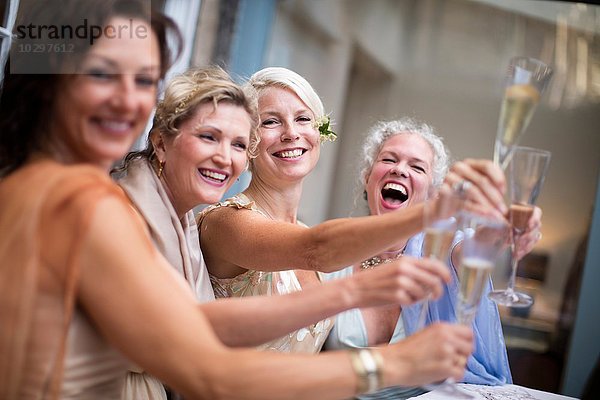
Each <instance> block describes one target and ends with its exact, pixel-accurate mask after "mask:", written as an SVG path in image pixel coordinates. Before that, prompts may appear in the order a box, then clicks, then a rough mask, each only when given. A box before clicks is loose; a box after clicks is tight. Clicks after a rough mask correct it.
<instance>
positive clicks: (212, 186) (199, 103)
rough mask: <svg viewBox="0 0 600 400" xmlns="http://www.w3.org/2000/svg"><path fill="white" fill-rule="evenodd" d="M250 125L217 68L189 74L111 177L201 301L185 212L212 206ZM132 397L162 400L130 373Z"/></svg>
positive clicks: (250, 104) (247, 101)
mask: <svg viewBox="0 0 600 400" xmlns="http://www.w3.org/2000/svg"><path fill="white" fill-rule="evenodd" d="M228 120H231V121H232V122H235V123H233V124H232V123H229V121H228ZM257 125H258V116H257V110H256V101H255V98H254V97H253V95H252V91H249V90H247V89H246V90H245V89H244V88H242V87H240V86H239V85H237V84H235V83H234V82H233V81H232V80H231V78H230V77H229V75H228V74H227V73H226V72H225V71H223V70H222V69H221V68H219V67H208V68H198V69H191V70H189V71H187V72H185V73H183V74H181V75H178V76H176V77H174V78H173V79H172V80H171V81H170V82H169V83H168V85H167V87H166V90H165V93H164V97H163V99H162V100H161V101H160V102H159V103H158V105H157V108H156V112H155V115H154V120H153V125H152V128H151V130H150V133H149V135H148V141H147V145H146V148H145V149H143V150H141V151H137V152H131V153H129V154H128V155H127V156H126V157H125V159H124V162H123V165H122V166H121V167H119V168H116V169H115V170H114V172H113V174H114V175H116V176H117V177H118V178H117V179H118V183H119V185H120V186H121V187H122V188H123V189H124V190H125V192H126V193H127V195H128V196H129V198H130V199H131V200H132V202H133V203H134V205H135V206H136V208H137V209H138V211H139V212H140V214H141V215H142V216H143V217H144V219H145V221H146V223H147V225H148V228H149V230H150V235H151V237H152V240H153V242H154V245H155V247H156V248H157V249H158V250H159V251H160V252H161V253H162V254H163V256H165V258H166V259H167V260H168V261H169V263H170V264H171V265H172V266H173V267H174V268H175V269H176V270H177V272H179V273H180V274H181V275H182V276H183V277H184V278H185V280H186V281H187V283H188V285H189V286H190V287H191V289H192V291H193V292H194V294H195V296H196V298H197V299H198V301H200V302H207V301H212V300H214V295H213V291H212V287H211V285H210V280H209V278H208V275H207V272H206V267H205V266H204V263H203V260H202V256H201V254H200V249H199V246H198V240H199V239H198V231H197V228H196V222H195V220H194V213H193V211H192V209H193V207H195V206H197V205H199V204H210V203H214V202H216V201H218V200H219V199H220V198H221V197H222V196H223V193H224V192H225V189H226V188H228V187H229V186H230V185H231V184H232V183H233V182H234V181H235V180H236V179H237V177H238V176H239V175H240V174H241V173H242V172H243V170H244V169H245V167H246V165H247V162H248V161H247V160H248V157H250V156H251V155H252V154H253V152H255V151H256V146H257V144H258V143H257V142H258V137H257V133H256V128H257ZM217 142H219V143H221V144H222V146H221V147H222V148H220V149H216V150H217V151H215V152H214V153H213V154H212V156H211V155H210V154H209V151H210V150H209V148H210V147H214V146H215V143H217ZM226 148H230V149H231V150H228V149H226ZM223 152H228V154H230V155H231V162H230V161H229V160H227V159H226V158H228V157H224V156H223ZM133 398H135V399H166V394H165V391H164V389H163V386H162V384H161V383H160V382H159V381H158V380H156V379H155V378H153V377H152V376H150V375H148V374H145V373H143V371H141V370H138V369H134V370H132V372H130V373H129V374H128V377H127V382H126V385H125V386H124V389H123V399H133Z"/></svg>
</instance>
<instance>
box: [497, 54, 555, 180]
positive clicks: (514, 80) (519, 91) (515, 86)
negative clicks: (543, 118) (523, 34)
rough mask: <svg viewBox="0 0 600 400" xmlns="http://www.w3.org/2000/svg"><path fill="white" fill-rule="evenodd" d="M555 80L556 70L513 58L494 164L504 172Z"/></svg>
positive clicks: (542, 64) (503, 103) (507, 80)
mask: <svg viewBox="0 0 600 400" xmlns="http://www.w3.org/2000/svg"><path fill="white" fill-rule="evenodd" d="M551 77H552V68H550V67H549V66H547V65H546V64H544V63H543V62H541V61H539V60H536V59H535V58H530V57H513V58H511V60H510V63H509V66H508V71H507V74H506V81H505V91H504V98H503V100H502V107H501V109H500V119H499V120H498V131H497V133H496V143H495V145H494V162H495V163H496V164H497V165H499V166H500V167H501V168H502V169H506V167H507V165H508V162H509V161H510V158H511V156H512V152H513V150H514V148H515V146H516V145H518V144H519V140H520V139H521V136H522V135H523V132H525V129H527V126H528V125H529V121H531V117H532V116H533V113H534V111H535V108H536V106H537V105H538V103H539V101H540V97H541V95H542V93H543V91H544V89H545V88H546V86H548V83H549V82H550V79H551Z"/></svg>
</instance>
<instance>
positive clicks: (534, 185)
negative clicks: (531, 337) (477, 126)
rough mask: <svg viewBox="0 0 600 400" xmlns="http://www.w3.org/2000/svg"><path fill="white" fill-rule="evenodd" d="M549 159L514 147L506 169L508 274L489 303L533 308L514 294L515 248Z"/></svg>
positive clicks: (539, 152)
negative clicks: (504, 287) (509, 235)
mask: <svg viewBox="0 0 600 400" xmlns="http://www.w3.org/2000/svg"><path fill="white" fill-rule="evenodd" d="M550 155H551V153H550V152H549V151H545V150H540V149H534V148H531V147H521V146H517V148H516V149H515V151H514V154H513V156H512V160H511V162H510V163H509V165H508V184H509V190H510V200H511V206H510V212H509V214H510V223H511V226H512V235H511V250H512V251H511V252H512V255H511V274H510V279H509V281H508V287H507V288H506V289H505V290H496V291H494V292H492V293H490V294H489V297H490V299H492V300H494V301H495V302H496V303H498V304H500V305H503V306H511V307H528V306H530V305H531V304H533V299H532V298H531V296H529V295H527V294H525V293H520V292H516V291H515V290H514V288H515V277H516V273H517V264H518V260H517V258H516V253H517V252H516V246H517V243H518V240H519V238H520V237H521V235H523V233H524V232H525V230H526V229H527V222H528V221H529V218H530V217H531V215H532V214H533V209H534V205H535V202H536V200H537V198H538V196H539V194H540V191H541V190H542V185H543V184H544V178H545V176H546V172H547V171H548V166H549V164H550Z"/></svg>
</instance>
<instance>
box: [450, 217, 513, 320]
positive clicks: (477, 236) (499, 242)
mask: <svg viewBox="0 0 600 400" xmlns="http://www.w3.org/2000/svg"><path fill="white" fill-rule="evenodd" d="M460 228H461V231H462V232H463V235H464V236H463V240H462V242H461V248H460V252H461V261H460V265H459V268H458V278H459V281H460V287H459V293H458V306H457V312H456V319H457V322H458V323H459V324H465V325H471V324H472V323H473V320H474V319H475V315H476V314H477V310H478V308H479V303H480V302H481V297H482V296H483V292H484V289H485V287H486V283H487V282H488V281H489V279H490V273H491V271H492V269H493V268H494V266H495V264H496V260H497V258H498V256H499V255H500V253H501V252H502V249H503V248H504V245H505V243H506V236H507V235H508V231H509V226H508V225H507V223H506V222H504V221H500V220H495V219H491V218H489V217H484V216H481V215H477V214H473V213H469V212H462V213H461V215H460Z"/></svg>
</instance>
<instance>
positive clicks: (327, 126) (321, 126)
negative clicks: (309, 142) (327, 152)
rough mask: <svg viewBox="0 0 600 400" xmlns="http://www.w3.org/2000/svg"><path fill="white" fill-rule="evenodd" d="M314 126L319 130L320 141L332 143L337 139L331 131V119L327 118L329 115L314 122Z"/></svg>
mask: <svg viewBox="0 0 600 400" xmlns="http://www.w3.org/2000/svg"><path fill="white" fill-rule="evenodd" d="M315 125H316V128H317V129H318V130H319V135H320V136H321V140H323V141H325V140H328V141H330V142H334V141H335V139H337V134H336V133H335V132H334V131H332V130H331V117H329V115H323V116H322V117H321V118H319V119H318V120H317V121H316V123H315Z"/></svg>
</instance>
